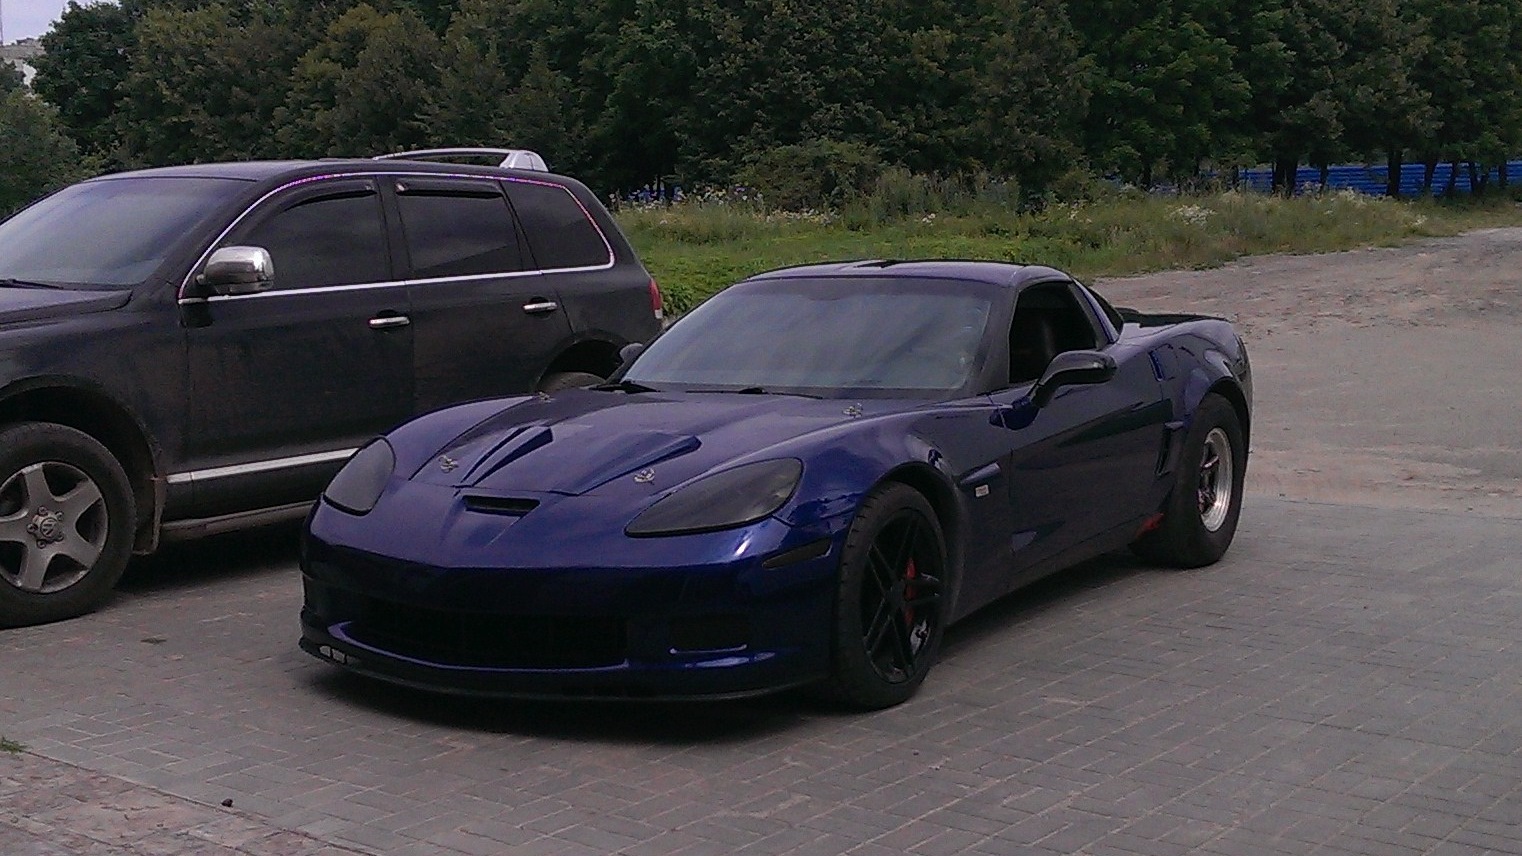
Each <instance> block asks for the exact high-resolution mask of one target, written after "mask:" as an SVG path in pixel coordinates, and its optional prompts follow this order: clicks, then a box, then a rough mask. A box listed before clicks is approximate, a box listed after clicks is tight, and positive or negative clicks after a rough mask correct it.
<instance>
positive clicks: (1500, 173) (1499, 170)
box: [1496, 158, 1506, 193]
mask: <svg viewBox="0 0 1522 856" xmlns="http://www.w3.org/2000/svg"><path fill="white" fill-rule="evenodd" d="M1496 187H1498V188H1500V189H1501V192H1502V193H1505V192H1506V160H1505V158H1503V159H1502V160H1501V164H1500V166H1497V167H1496Z"/></svg>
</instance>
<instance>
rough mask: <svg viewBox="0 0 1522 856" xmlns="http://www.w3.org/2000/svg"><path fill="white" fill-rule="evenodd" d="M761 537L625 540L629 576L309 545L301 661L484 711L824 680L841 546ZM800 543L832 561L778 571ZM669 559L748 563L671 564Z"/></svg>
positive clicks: (771, 529)
mask: <svg viewBox="0 0 1522 856" xmlns="http://www.w3.org/2000/svg"><path fill="white" fill-rule="evenodd" d="M779 527H780V528H779ZM752 529H753V530H754V531H750V532H746V531H744V530H741V531H737V532H728V533H713V534H709V535H694V536H678V537H677V538H665V539H626V538H625V539H624V540H625V541H626V542H627V543H624V544H622V545H620V546H622V547H623V548H624V550H625V552H626V553H627V554H628V555H626V556H625V558H628V559H629V562H628V563H627V564H625V565H620V566H611V567H610V566H602V567H584V566H583V567H554V566H551V565H547V564H545V563H541V566H539V567H531V568H521V567H520V568H447V569H446V568H439V567H435V566H429V565H424V564H415V563H410V562H406V561H401V560H397V559H392V558H386V557H383V556H380V555H376V554H372V553H366V552H363V551H359V550H355V549H352V548H348V547H340V546H336V545H334V544H330V543H328V542H326V541H324V540H323V539H322V538H321V537H320V536H318V535H314V534H312V533H310V532H309V534H308V535H307V537H306V540H305V544H304V548H303V551H302V573H303V586H304V593H305V603H304V606H303V609H302V612H301V625H302V638H301V643H300V644H301V648H302V649H303V650H305V651H307V652H308V653H311V654H313V655H314V656H317V657H319V658H321V659H324V660H327V661H328V662H331V663H334V664H337V665H339V666H342V667H344V668H346V669H349V670H351V671H354V672H358V673H361V674H365V675H368V676H371V677H374V678H379V679H382V680H386V681H390V682H393V683H397V684H403V685H407V686H413V687H419V688H423V689H428V690H433V691H440V692H448V693H459V694H468V695H482V696H511V697H528V698H534V697H539V698H632V699H652V700H654V699H682V698H723V697H741V696H750V695H758V694H762V693H767V692H772V691H776V690H780V689H785V688H787V687H791V686H796V685H800V684H805V683H810V682H812V681H815V680H818V679H820V678H823V677H824V676H826V675H827V674H828V670H829V665H830V652H831V644H832V630H831V628H832V626H833V614H834V598H835V591H836V581H837V570H836V569H837V563H838V555H839V544H838V543H837V542H836V538H832V537H830V536H829V535H828V534H826V533H823V532H818V531H816V532H813V533H800V532H796V531H793V530H788V529H786V527H784V526H783V525H782V524H780V523H778V522H777V521H766V522H763V523H761V524H756V526H755V527H752ZM619 537H620V538H623V537H624V536H622V535H621V533H620V536H619ZM800 539H802V540H803V541H804V542H805V543H814V544H820V542H826V543H827V544H828V547H829V549H828V551H827V552H824V554H823V555H812V556H809V557H808V558H804V559H802V560H800V561H794V562H787V563H783V564H781V565H780V566H777V565H778V563H777V561H776V560H777V557H778V556H779V555H780V554H787V555H799V553H798V551H797V545H798V543H799V541H800ZM809 539H812V541H809ZM683 542H685V543H683ZM737 542H738V543H772V544H775V545H777V547H778V549H775V550H771V551H752V552H745V551H737V550H735V549H734V545H735V544H736V543H737ZM820 546H821V549H823V545H822V544H821V545H820ZM716 547H717V548H720V549H718V550H716V549H714V548H716ZM656 552H660V553H662V554H664V555H665V556H666V558H667V559H668V560H670V559H671V558H673V557H674V556H675V555H677V554H680V553H684V552H685V553H687V554H688V555H690V556H699V557H701V556H709V557H712V556H714V555H715V554H721V555H732V556H736V557H735V558H733V559H732V560H730V561H699V562H693V563H688V564H678V563H677V562H675V561H667V562H665V563H663V564H657V563H655V562H653V561H652V560H653V559H655V558H656V556H655V555H654V554H655V553H656ZM817 552H818V551H812V550H806V551H803V553H802V554H803V555H807V554H809V553H817ZM768 565H772V566H770V567H768Z"/></svg>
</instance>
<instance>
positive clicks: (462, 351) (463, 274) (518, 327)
mask: <svg viewBox="0 0 1522 856" xmlns="http://www.w3.org/2000/svg"><path fill="white" fill-rule="evenodd" d="M389 182H390V186H391V190H392V192H393V194H394V200H395V204H396V210H397V212H398V215H399V216H398V220H399V222H400V229H399V234H400V236H401V240H402V242H403V245H404V247H405V249H406V258H407V260H408V265H409V274H408V283H407V293H408V299H409V301H410V304H411V313H412V321H413V324H412V330H413V363H414V368H415V371H414V374H415V378H416V385H415V388H414V407H415V408H416V409H417V411H418V412H424V411H428V410H432V409H435V408H438V407H442V406H445V405H448V404H455V403H458V402H461V401H468V400H471V399H478V398H487V397H491V396H500V395H509V394H515V393H523V392H528V391H530V390H532V389H533V387H534V384H535V383H536V382H537V381H538V379H539V377H540V375H541V374H543V372H544V370H545V368H546V367H547V366H548V365H549V364H550V361H551V360H552V359H553V358H554V355H555V353H556V351H557V350H558V349H559V348H561V347H562V346H563V344H564V343H565V341H566V340H567V339H568V338H569V336H570V332H571V327H570V322H569V321H567V319H566V314H565V312H564V310H563V309H562V307H561V305H560V298H559V296H558V295H557V293H556V291H555V289H554V288H553V287H552V286H551V284H550V283H548V282H547V281H546V279H545V277H544V276H543V275H542V274H540V273H539V271H538V270H537V269H535V268H534V266H533V265H532V264H531V263H530V262H529V256H528V251H527V247H526V245H525V242H524V240H523V237H522V235H521V232H520V229H519V227H518V224H517V221H516V220H515V218H514V216H513V213H512V208H511V207H510V206H509V205H508V202H507V198H506V196H505V195H504V194H503V191H502V186H501V184H500V183H499V182H498V181H497V180H495V179H493V178H487V177H481V178H471V177H456V176H396V177H392V178H391V179H389Z"/></svg>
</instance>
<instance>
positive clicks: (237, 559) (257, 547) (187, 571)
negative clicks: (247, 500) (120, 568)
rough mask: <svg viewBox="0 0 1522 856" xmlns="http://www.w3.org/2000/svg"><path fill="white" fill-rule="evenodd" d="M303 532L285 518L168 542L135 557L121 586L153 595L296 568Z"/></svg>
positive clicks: (294, 523)
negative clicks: (257, 525) (242, 528)
mask: <svg viewBox="0 0 1522 856" xmlns="http://www.w3.org/2000/svg"><path fill="white" fill-rule="evenodd" d="M300 535H301V524H300V523H299V522H286V523H276V524H271V525H269V526H261V527H258V528H256V529H245V530H242V531H238V532H228V533H225V534H222V535H212V536H208V537H205V538H198V539H196V540H194V541H183V542H177V543H172V544H166V545H164V546H163V547H162V548H161V549H160V550H159V551H158V552H156V553H154V554H152V555H150V556H137V557H134V558H133V560H132V561H131V562H130V563H129V564H128V565H127V571H126V573H124V574H122V579H121V582H119V583H117V590H118V591H121V592H124V593H127V594H133V595H151V594H154V593H156V592H170V591H177V590H180V589H185V588H190V587H192V586H195V587H206V586H209V585H212V584H214V583H215V582H217V581H233V580H238V579H242V578H245V577H250V576H256V575H259V574H267V573H270V572H271V571H275V570H281V571H284V570H293V569H294V568H295V567H296V558H297V549H298V544H299V538H300Z"/></svg>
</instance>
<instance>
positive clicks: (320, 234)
mask: <svg viewBox="0 0 1522 856" xmlns="http://www.w3.org/2000/svg"><path fill="white" fill-rule="evenodd" d="M236 243H239V244H252V245H254V246H256V247H263V248H265V249H266V250H269V253H270V257H271V258H272V259H273V260H274V262H275V287H276V288H278V289H281V290H287V289H293V288H318V287H321V286H327V285H353V284H356V283H362V282H385V281H386V280H388V279H390V278H391V264H390V260H389V257H388V255H387V250H386V232H385V226H384V221H383V220H382V215H381V207H380V196H379V195H378V194H377V193H375V191H373V190H363V191H350V192H347V193H337V194H329V195H324V196H315V197H311V198H308V199H303V200H301V201H299V202H297V203H295V204H294V205H292V206H291V207H289V208H286V209H285V210H283V211H279V212H277V213H276V214H274V215H273V216H271V217H269V218H267V219H265V220H264V221H263V222H261V223H259V224H258V225H256V226H254V228H253V229H252V230H250V231H249V233H248V234H247V235H246V236H244V237H242V238H239V239H238V240H237V241H236Z"/></svg>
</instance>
